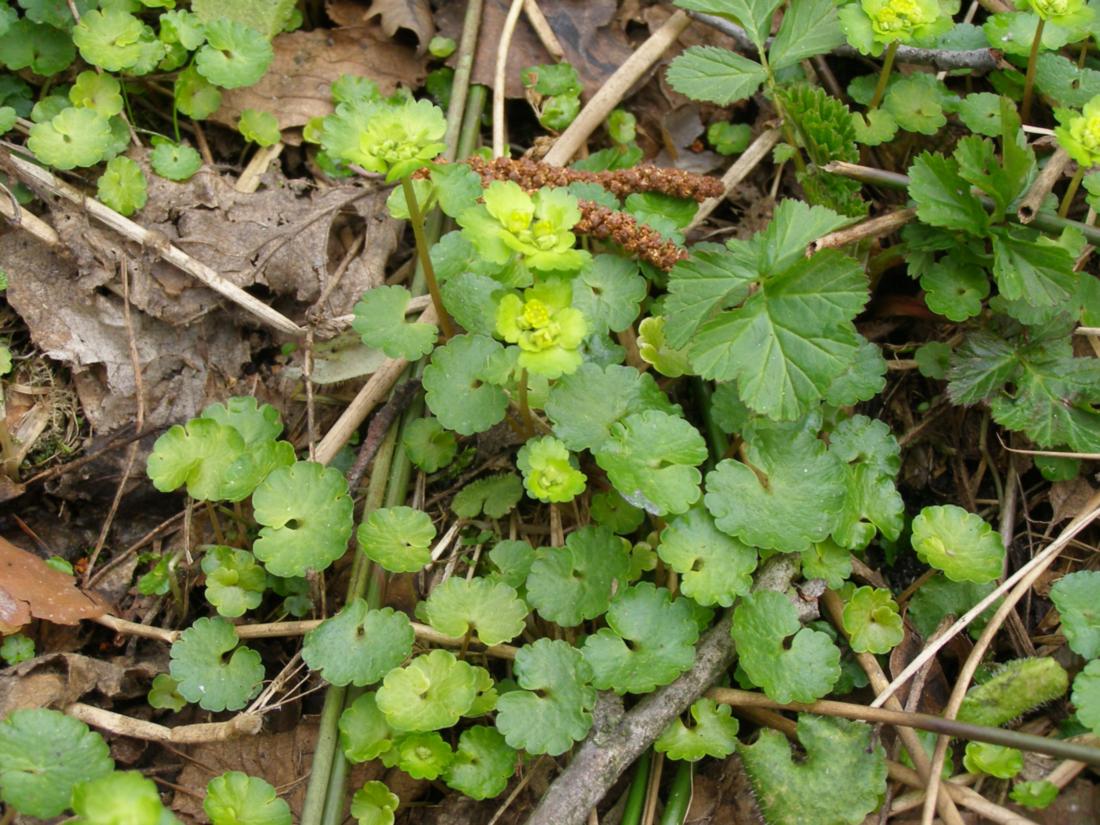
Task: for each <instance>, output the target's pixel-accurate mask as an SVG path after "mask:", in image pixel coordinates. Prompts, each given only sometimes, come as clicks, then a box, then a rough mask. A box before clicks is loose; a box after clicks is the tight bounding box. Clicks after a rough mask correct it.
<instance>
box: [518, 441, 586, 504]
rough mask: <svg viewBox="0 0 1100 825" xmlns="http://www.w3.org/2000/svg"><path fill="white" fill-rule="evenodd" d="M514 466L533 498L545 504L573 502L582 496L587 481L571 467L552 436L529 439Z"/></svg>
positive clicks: (561, 448) (559, 445)
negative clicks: (518, 470) (521, 474)
mask: <svg viewBox="0 0 1100 825" xmlns="http://www.w3.org/2000/svg"><path fill="white" fill-rule="evenodd" d="M516 464H517V466H518V467H519V469H520V471H521V472H522V473H523V486H524V487H526V488H527V492H528V493H530V494H531V496H532V498H537V499H538V500H539V501H545V502H563V501H572V500H573V498H574V497H576V496H577V495H579V494H580V493H583V492H584V487H585V483H586V482H587V481H588V478H587V477H586V476H585V474H584V473H582V472H581V471H580V470H578V469H577V468H576V467H574V466H573V459H572V458H571V456H570V455H569V450H568V448H566V446H565V444H564V443H562V442H561V441H559V440H558V439H556V438H554V437H553V436H543V437H541V438H532V439H531V440H530V441H528V442H527V443H526V444H524V445H523V447H522V448H521V449H520V451H519V454H518V455H517V456H516Z"/></svg>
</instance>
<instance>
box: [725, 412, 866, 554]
mask: <svg viewBox="0 0 1100 825" xmlns="http://www.w3.org/2000/svg"><path fill="white" fill-rule="evenodd" d="M817 423H818V422H817V419H816V417H814V416H810V417H809V418H807V419H805V420H804V421H802V422H797V423H792V424H770V423H767V422H761V423H760V424H759V425H757V426H754V427H753V428H752V429H751V430H750V431H748V432H746V434H745V440H746V446H745V458H746V459H747V461H748V463H747V464H744V463H742V462H740V461H736V460H733V459H726V460H725V461H722V462H720V463H719V464H718V466H717V467H716V468H715V469H714V470H713V471H712V472H711V473H710V474H709V475H707V494H706V496H705V499H704V501H705V502H706V506H707V509H708V510H710V512H711V515H713V516H714V519H715V523H716V524H717V525H718V528H719V529H720V530H722V531H724V532H726V533H729V534H730V535H731V536H735V537H736V538H739V539H740V540H741V541H743V542H744V543H745V544H748V545H750V546H752V547H762V548H766V549H769V550H778V551H780V552H783V553H800V552H803V551H805V550H808V549H809V548H810V545H811V544H812V543H814V542H818V541H822V540H823V539H825V538H826V537H827V536H828V535H829V534H830V533H831V532H832V531H833V529H834V527H835V526H836V523H837V519H838V516H839V514H840V512H841V508H842V507H843V503H844V499H845V496H846V494H847V488H846V485H845V481H846V478H845V476H846V473H845V468H844V466H843V465H842V464H841V462H840V460H839V459H838V458H837V457H836V456H835V455H833V454H832V453H830V452H828V451H827V450H826V448H825V445H824V444H823V443H822V442H821V441H820V440H819V439H818V437H817V433H816V431H817Z"/></svg>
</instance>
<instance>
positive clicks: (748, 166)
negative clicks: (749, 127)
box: [686, 129, 780, 231]
mask: <svg viewBox="0 0 1100 825" xmlns="http://www.w3.org/2000/svg"><path fill="white" fill-rule="evenodd" d="M779 137H780V130H779V129H766V130H764V131H763V132H761V133H760V134H759V135H757V136H756V140H754V141H753V142H752V143H750V144H749V148H748V149H746V150H745V151H744V152H742V153H741V157H739V158H738V159H737V160H736V161H734V162H733V165H732V166H730V168H729V169H727V170H726V174H724V175H722V187H723V190H724V192H725V194H723V195H722V197H720V198H707V199H706V200H705V201H703V202H702V203H701V204H699V208H698V209H696V210H695V217H694V218H692V219H691V223H689V224H688V225H687V227H686V229H687V230H688V231H690V230H692V229H694V228H695V227H697V226H699V224H701V223H702V222H703V221H705V220H706V219H707V217H708V216H709V215H710V213H711V212H713V211H714V210H715V209H716V208H717V207H718V204H720V203H721V202H722V201H723V200H725V199H726V198H727V197H729V194H730V192H732V191H733V190H734V188H736V187H737V185H738V184H740V183H741V181H743V180H744V179H745V178H746V177H748V175H749V173H750V172H751V171H752V170H753V169H755V168H756V165H757V164H758V163H760V161H762V160H763V159H764V158H766V157H767V156H768V153H769V152H771V150H772V147H774V146H775V144H777V143H778V142H779Z"/></svg>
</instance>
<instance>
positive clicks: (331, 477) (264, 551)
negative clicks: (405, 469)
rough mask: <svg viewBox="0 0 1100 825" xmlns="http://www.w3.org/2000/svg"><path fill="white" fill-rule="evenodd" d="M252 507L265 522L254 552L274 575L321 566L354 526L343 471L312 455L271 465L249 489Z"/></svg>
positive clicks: (343, 544) (337, 550)
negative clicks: (284, 464)
mask: <svg viewBox="0 0 1100 825" xmlns="http://www.w3.org/2000/svg"><path fill="white" fill-rule="evenodd" d="M252 508H253V511H254V515H255V517H256V521H258V522H259V523H260V524H262V525H264V526H263V527H262V528H261V529H260V537H259V538H258V539H256V541H255V543H254V544H253V545H252V552H253V553H255V554H256V558H258V559H259V560H260V561H262V562H263V563H264V565H265V566H266V567H267V570H268V572H269V573H271V574H273V575H275V576H284V577H288V576H304V575H306V573H307V572H308V571H310V570H324V569H325V568H326V567H328V566H329V565H330V564H332V563H333V562H334V561H336V559H338V558H340V557H341V556H342V555H344V551H345V550H346V549H347V545H348V539H349V538H350V537H351V531H352V527H353V526H354V521H353V518H352V501H351V497H350V496H349V495H348V484H347V481H345V480H344V476H343V475H342V474H341V473H340V471H339V470H337V469H335V468H334V467H325V466H324V465H322V464H317V463H315V462H313V461H298V462H295V463H294V464H292V465H290V466H289V467H279V468H278V469H276V470H273V471H272V472H271V473H270V474H269V475H268V477H267V478H265V479H264V481H263V483H262V484H261V485H260V486H259V487H257V488H256V492H255V493H253V495H252Z"/></svg>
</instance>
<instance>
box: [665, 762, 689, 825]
mask: <svg viewBox="0 0 1100 825" xmlns="http://www.w3.org/2000/svg"><path fill="white" fill-rule="evenodd" d="M691 774H692V764H691V762H677V763H676V775H675V776H673V777H672V787H671V788H669V791H668V798H667V799H665V810H664V813H662V814H661V825H682V823H683V821H684V819H685V818H686V817H687V812H688V807H689V806H690V805H691V779H692V776H691Z"/></svg>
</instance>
